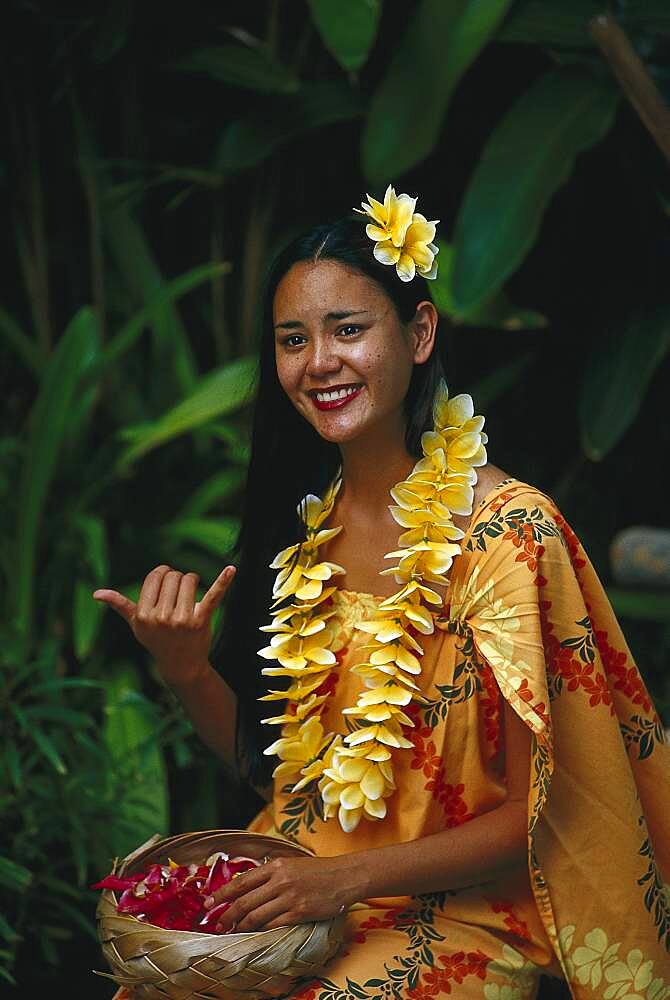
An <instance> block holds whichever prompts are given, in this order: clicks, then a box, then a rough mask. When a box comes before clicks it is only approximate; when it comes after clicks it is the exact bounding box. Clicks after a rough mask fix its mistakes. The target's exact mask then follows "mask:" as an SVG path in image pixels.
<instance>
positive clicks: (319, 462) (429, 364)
mask: <svg viewBox="0 0 670 1000" xmlns="http://www.w3.org/2000/svg"><path fill="white" fill-rule="evenodd" d="M305 260H312V261H318V260H328V261H336V262H338V263H340V264H343V265H345V266H346V267H348V268H352V269H354V270H356V271H358V272H360V273H362V274H364V275H366V276H367V277H368V278H371V279H372V280H373V281H375V282H376V283H377V285H379V286H380V287H381V288H382V289H383V291H384V292H385V293H386V294H387V295H388V297H389V299H390V300H391V302H392V303H393V305H394V306H395V309H396V312H397V315H398V317H399V319H400V321H401V322H402V323H409V321H410V320H411V319H413V317H414V315H415V313H416V307H417V305H418V303H419V302H421V301H424V300H430V292H429V289H428V283H427V281H426V279H425V278H423V277H422V276H421V275H420V274H419V273H418V271H417V273H416V275H415V277H414V278H413V279H412V280H411V281H408V282H404V281H401V280H400V278H399V277H398V275H397V273H396V269H395V267H393V266H390V265H388V264H381V263H379V261H377V260H376V259H375V257H374V256H373V254H372V242H371V240H370V238H369V237H368V236H367V234H366V232H365V223H364V220H363V217H362V216H360V215H356V214H354V213H352V214H351V215H349V216H345V217H344V218H341V219H338V220H336V221H334V222H332V223H326V224H321V225H317V226H314V227H312V228H310V229H309V230H307V231H306V232H303V233H301V234H300V235H298V236H297V237H295V238H294V239H292V240H291V242H290V243H288V244H287V245H286V246H285V247H284V248H283V249H282V250H280V251H279V253H278V254H277V255H276V257H275V259H274V261H273V263H272V264H271V266H270V268H269V270H268V272H267V275H266V279H265V287H264V295H263V309H262V315H261V329H260V351H259V377H258V392H257V396H256V403H255V410H254V417H253V430H252V438H251V457H250V462H249V468H248V473H247V483H246V490H245V498H244V507H243V512H242V523H241V529H240V534H239V537H238V540H237V544H236V547H235V552H234V554H233V559H234V561H236V564H237V572H236V574H235V578H234V579H233V582H232V584H231V585H230V589H229V591H228V593H227V595H226V602H225V609H224V615H223V617H222V624H221V627H220V629H219V631H218V633H217V635H216V636H215V638H214V641H213V643H212V649H211V651H210V660H211V662H212V664H213V666H214V667H215V668H216V669H217V670H218V671H219V672H220V674H221V676H222V677H223V678H224V679H225V680H226V681H227V683H228V684H229V686H230V687H231V688H232V689H233V691H234V692H235V694H236V695H237V718H236V727H235V747H236V755H237V761H238V766H239V771H240V774H241V775H242V776H243V777H244V778H246V779H248V780H249V781H250V782H251V783H252V784H254V785H256V786H260V787H264V786H266V785H268V784H269V783H270V781H271V774H272V770H273V769H274V767H275V766H276V764H277V760H276V758H274V757H269V756H264V755H263V750H264V748H265V747H267V746H269V745H270V743H271V742H273V740H275V739H276V738H277V734H276V733H275V732H274V731H273V730H274V729H276V727H270V726H268V725H267V724H266V725H263V724H261V722H260V720H261V719H262V718H267V717H269V716H272V715H281V714H283V708H284V705H285V701H284V700H278V701H260V702H259V701H258V700H257V699H258V698H259V697H260V696H261V695H263V694H265V693H267V691H268V688H269V687H273V688H274V689H275V690H279V691H284V690H286V687H287V684H286V683H283V684H282V683H273V684H270V683H268V678H267V677H266V676H265V675H264V674H261V669H262V667H263V665H265V664H266V663H267V661H265V660H263V659H261V658H260V657H259V656H258V650H259V649H260V648H261V647H262V646H264V645H267V643H268V642H269V638H270V637H269V635H268V633H265V632H259V626H261V625H265V624H269V621H270V618H271V615H270V613H269V604H270V598H271V594H272V583H273V581H274V577H275V574H276V572H277V571H276V570H271V569H270V568H269V563H270V562H271V561H272V560H273V558H274V556H275V554H276V553H277V551H278V550H280V549H282V548H284V547H286V546H287V545H290V544H292V543H294V542H296V541H298V540H299V539H300V538H301V537H303V535H302V533H301V531H300V529H301V524H300V521H299V519H298V516H297V512H296V507H297V504H298V502H299V500H300V499H301V498H302V497H303V496H304V495H305V494H306V493H316V494H317V495H319V496H321V495H323V494H322V491H323V490H324V489H325V488H326V487H327V486H328V484H329V483H330V481H331V480H332V478H333V476H334V475H335V472H336V471H337V469H338V467H339V464H340V451H339V448H338V446H337V445H336V444H335V443H333V442H330V441H325V440H324V439H323V438H321V437H320V436H319V434H318V433H317V432H316V431H315V430H314V428H313V427H312V426H311V425H310V424H309V423H308V422H307V421H306V420H305V419H304V417H302V416H301V415H300V414H299V413H298V411H297V410H296V409H295V407H294V406H293V404H292V403H291V402H290V400H289V398H288V396H287V395H286V393H285V392H284V390H283V389H282V387H281V385H280V383H279V379H278V376H277V370H276V365H275V346H274V329H273V302H274V295H275V291H276V289H277V286H278V284H279V282H280V281H281V279H282V278H283V277H284V275H285V274H286V273H287V272H288V271H289V270H290V268H291V267H292V266H293V265H294V264H296V263H297V262H298V261H305ZM442 376H443V367H442V362H441V359H440V356H439V352H438V350H436V349H434V350H433V351H432V354H431V356H430V358H429V359H428V361H426V362H425V363H424V364H421V365H415V366H414V369H413V372H412V377H411V379H410V384H409V387H408V390H407V395H406V397H405V417H406V430H405V444H406V447H407V450H408V452H409V453H410V454H411V455H414V456H415V457H417V458H419V457H420V455H421V435H422V434H423V432H424V431H425V430H428V429H430V428H431V427H432V403H433V397H434V395H435V390H436V388H437V384H438V382H439V379H440V378H441V377H442ZM266 637H267V638H266ZM272 680H273V681H277V680H278V679H277V678H272ZM282 680H284V681H286V680H287V679H286V678H282Z"/></svg>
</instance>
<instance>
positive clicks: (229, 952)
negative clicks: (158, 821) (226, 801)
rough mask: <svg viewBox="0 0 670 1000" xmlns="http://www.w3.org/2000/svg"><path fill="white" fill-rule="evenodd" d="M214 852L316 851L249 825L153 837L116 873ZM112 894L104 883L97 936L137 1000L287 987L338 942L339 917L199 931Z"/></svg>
mask: <svg viewBox="0 0 670 1000" xmlns="http://www.w3.org/2000/svg"><path fill="white" fill-rule="evenodd" d="M215 851H225V852H226V853H227V854H229V855H230V856H233V857H234V856H237V855H242V856H244V857H249V858H254V860H257V861H262V860H263V859H264V858H275V857H302V856H307V857H313V856H314V855H313V853H312V852H311V851H309V850H307V849H306V848H304V847H301V846H300V845H298V844H293V843H290V842H289V841H286V840H282V839H280V838H278V837H271V836H266V835H265V834H261V833H254V832H252V831H250V830H206V831H201V832H198V833H185V834H181V835H179V836H176V837H166V838H161V837H159V836H158V835H156V836H154V837H152V838H151V839H150V840H148V841H147V842H146V843H145V844H142V846H141V847H138V848H137V850H135V851H133V852H132V853H131V854H129V855H128V857H126V858H124V859H123V861H121V862H120V863H119V862H117V861H115V863H114V868H113V871H114V873H115V874H117V875H125V874H132V873H133V872H136V871H139V870H142V869H144V868H145V867H147V866H148V865H150V864H156V863H158V864H167V862H168V858H172V859H173V860H174V861H176V862H177V863H178V864H182V865H188V864H193V863H198V864H202V863H203V862H204V859H205V858H207V857H209V855H210V854H213V853H214V852H215ZM116 905H117V898H116V893H114V892H112V891H111V890H109V889H104V890H103V891H102V893H101V897H100V902H99V904H98V909H97V913H96V916H97V923H98V937H99V939H100V943H101V946H102V952H103V954H104V956H105V959H106V960H107V963H108V965H109V967H110V969H111V973H106V972H97V973H96V974H97V975H100V976H106V977H107V978H109V979H113V980H114V982H116V983H118V984H119V986H126V987H128V988H131V989H132V990H133V998H135V997H137V998H138V1000H140V998H141V1000H165V998H166V997H172V998H174V1000H218V998H222V1000H224V998H225V1000H238V998H239V1000H241V998H243V997H244V998H246V1000H255V998H259V1000H260V998H263V997H279V996H282V995H283V994H286V993H289V992H291V990H292V989H294V987H295V986H296V985H299V983H298V982H297V980H300V979H301V978H302V977H308V978H309V977H311V976H313V975H314V974H315V973H316V972H317V970H318V969H319V968H320V967H321V966H323V965H324V964H325V963H326V962H327V961H328V960H329V959H330V958H332V956H333V955H334V954H335V953H336V951H337V950H338V948H339V947H340V944H341V942H342V932H343V928H344V920H345V918H344V916H337V917H334V918H333V919H331V920H319V921H313V922H311V923H304V924H294V925H292V926H286V927H275V928H272V929H270V930H266V931H263V930H261V931H251V932H246V933H239V934H236V933H234V932H233V933H228V934H199V933H197V932H195V931H180V930H165V929H164V928H162V927H156V926H154V925H152V924H149V923H147V922H146V921H143V920H138V919H137V918H136V917H134V916H131V915H129V914H125V913H118V912H117V908H116Z"/></svg>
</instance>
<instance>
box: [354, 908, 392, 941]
mask: <svg viewBox="0 0 670 1000" xmlns="http://www.w3.org/2000/svg"><path fill="white" fill-rule="evenodd" d="M402 913H403V910H402V909H401V908H399V907H394V908H393V909H391V910H386V912H385V913H384V915H383V917H368V919H367V920H363V921H361V923H360V924H359V925H358V930H357V931H356V933H355V934H354V935H353V937H352V938H351V940H352V941H355V942H356V943H357V944H365V941H366V940H367V936H368V931H374V930H378V929H379V928H381V927H392V928H394V929H395V928H396V927H397V926H398V922H399V918H400V916H401V914H402Z"/></svg>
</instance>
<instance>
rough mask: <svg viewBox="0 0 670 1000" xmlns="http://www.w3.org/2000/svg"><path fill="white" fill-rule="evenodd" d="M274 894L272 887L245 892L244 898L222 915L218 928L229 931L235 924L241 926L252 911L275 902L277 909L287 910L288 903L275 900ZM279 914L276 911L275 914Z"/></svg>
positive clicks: (265, 886)
mask: <svg viewBox="0 0 670 1000" xmlns="http://www.w3.org/2000/svg"><path fill="white" fill-rule="evenodd" d="M270 893H272V889H271V887H270V886H267V885H262V886H261V887H260V888H259V889H254V890H253V892H245V894H244V895H243V896H240V898H239V899H236V900H235V902H234V903H232V904H231V905H230V906H229V907H228V909H227V910H226V911H225V913H222V914H221V916H220V917H219V920H218V921H217V924H216V926H217V928H218V927H220V928H221V930H223V931H227V930H230V928H231V927H232V926H233V924H237V925H238V926H239V924H240V923H241V922H242V921H243V920H244V918H245V917H246V916H247V914H250V913H251V912H252V910H255V909H257V908H258V907H259V906H267V905H268V904H271V903H273V902H274V905H275V907H276V908H277V907H280V908H281V909H282V910H285V909H286V903H285V902H284V903H282V902H281V901H280V900H279V899H277V898H275V897H274V896H273V895H269V894H270ZM276 912H278V911H277V909H275V913H276Z"/></svg>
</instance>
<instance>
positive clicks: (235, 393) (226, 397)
mask: <svg viewBox="0 0 670 1000" xmlns="http://www.w3.org/2000/svg"><path fill="white" fill-rule="evenodd" d="M256 366H257V360H256V358H255V357H244V358H238V359H237V360H236V361H232V362H231V363H230V364H228V365H225V366H224V367H223V368H218V369H217V370H216V371H213V372H211V373H210V374H208V375H206V376H205V377H204V378H203V379H202V380H201V382H200V385H199V386H198V387H197V388H196V390H195V392H194V393H193V394H192V395H191V396H189V397H188V398H187V399H185V400H183V401H182V402H181V403H179V404H178V405H177V406H175V407H173V409H171V410H169V412H168V413H165V414H164V415H163V416H162V417H160V419H158V420H156V421H154V422H153V423H151V424H145V425H142V426H141V427H136V428H125V429H124V431H123V436H124V437H125V438H127V439H128V440H131V441H132V444H131V445H130V447H129V448H127V449H126V450H125V451H124V452H123V454H122V455H121V456H120V458H119V463H118V464H119V468H120V469H123V468H125V467H127V466H128V465H129V464H130V463H131V462H134V461H135V460H136V459H138V458H139V457H140V456H141V455H145V454H146V453H147V452H148V451H151V450H152V448H157V447H158V446H159V445H161V444H164V443H165V442H166V441H171V440H173V439H174V438H176V437H179V436H180V435H181V434H185V433H187V432H188V431H192V430H195V428H196V427H202V425H203V424H206V423H208V422H209V421H210V420H213V419H215V418H216V417H221V416H223V415H225V414H226V413H232V412H233V411H234V410H237V409H239V407H240V406H244V405H245V404H246V403H249V402H250V401H251V399H252V398H253V395H254V392H255V377H256Z"/></svg>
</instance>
